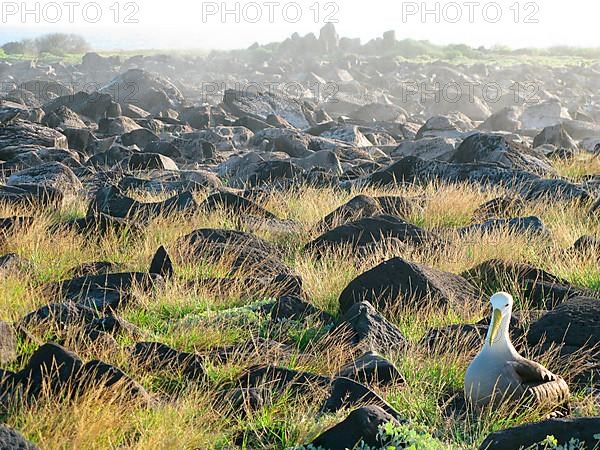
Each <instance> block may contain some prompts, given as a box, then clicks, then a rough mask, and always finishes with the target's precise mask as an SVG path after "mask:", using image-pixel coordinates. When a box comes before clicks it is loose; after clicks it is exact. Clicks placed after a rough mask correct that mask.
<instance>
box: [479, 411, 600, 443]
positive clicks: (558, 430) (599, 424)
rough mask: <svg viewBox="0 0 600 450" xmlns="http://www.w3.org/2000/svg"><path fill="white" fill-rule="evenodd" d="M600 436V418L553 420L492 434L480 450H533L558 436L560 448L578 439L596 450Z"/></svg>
mask: <svg viewBox="0 0 600 450" xmlns="http://www.w3.org/2000/svg"><path fill="white" fill-rule="evenodd" d="M598 433H600V418H599V417H580V418H573V419H552V420H546V421H543V422H537V423H529V424H526V425H521V426H519V427H515V428H509V429H507V430H502V431H497V432H496V433H492V434H491V435H489V436H488V437H487V438H486V440H485V441H483V444H481V447H479V450H508V449H521V448H530V447H532V446H535V445H536V444H539V443H541V442H542V441H544V440H545V439H546V438H547V437H548V436H554V437H555V438H556V439H557V440H558V444H559V445H568V443H569V442H570V441H571V439H576V440H578V441H579V442H580V444H583V445H585V448H587V449H590V450H593V449H597V448H598V447H599V440H598V438H597V436H598Z"/></svg>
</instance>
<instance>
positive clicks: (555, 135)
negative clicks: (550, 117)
mask: <svg viewBox="0 0 600 450" xmlns="http://www.w3.org/2000/svg"><path fill="white" fill-rule="evenodd" d="M545 144H551V145H554V146H555V147H557V148H559V149H565V150H572V151H577V150H578V147H577V143H576V142H575V141H574V140H573V138H572V137H571V136H570V135H569V133H568V132H567V130H565V128H564V127H563V126H562V125H561V124H558V125H553V126H550V127H546V128H544V129H543V130H542V132H541V133H540V134H538V135H537V136H536V137H535V139H534V140H533V147H534V148H536V147H539V146H541V145H545Z"/></svg>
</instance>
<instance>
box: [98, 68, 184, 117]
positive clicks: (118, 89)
mask: <svg viewBox="0 0 600 450" xmlns="http://www.w3.org/2000/svg"><path fill="white" fill-rule="evenodd" d="M100 92H101V93H103V94H110V95H112V96H113V97H114V99H115V101H116V102H117V103H120V104H129V103H130V104H132V105H135V106H139V107H140V108H142V109H145V110H146V111H150V112H152V113H158V112H161V111H163V110H165V109H169V108H177V107H178V106H180V105H182V104H183V102H184V97H183V94H182V93H181V91H180V90H179V89H178V88H177V87H176V86H175V85H174V84H173V83H171V82H170V81H169V80H168V79H166V78H164V77H162V76H160V75H158V74H155V73H151V72H148V71H146V70H143V69H130V70H128V71H127V72H125V73H123V74H121V75H119V76H117V77H115V78H114V79H113V80H112V81H111V82H110V83H108V84H107V85H106V86H104V87H103V88H102V89H100Z"/></svg>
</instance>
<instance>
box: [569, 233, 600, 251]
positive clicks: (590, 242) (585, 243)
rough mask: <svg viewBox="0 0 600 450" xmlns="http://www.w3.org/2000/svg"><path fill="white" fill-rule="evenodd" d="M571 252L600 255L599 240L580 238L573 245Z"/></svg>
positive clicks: (588, 237) (593, 237)
mask: <svg viewBox="0 0 600 450" xmlns="http://www.w3.org/2000/svg"><path fill="white" fill-rule="evenodd" d="M573 250H574V251H576V252H578V253H588V252H589V253H590V254H592V255H593V254H595V255H599V254H600V238H597V237H595V236H582V237H580V238H579V239H577V242H575V244H573Z"/></svg>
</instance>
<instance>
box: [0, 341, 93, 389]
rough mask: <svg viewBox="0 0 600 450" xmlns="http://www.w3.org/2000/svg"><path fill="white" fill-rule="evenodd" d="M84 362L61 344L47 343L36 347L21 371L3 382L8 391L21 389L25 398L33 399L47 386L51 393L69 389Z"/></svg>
mask: <svg viewBox="0 0 600 450" xmlns="http://www.w3.org/2000/svg"><path fill="white" fill-rule="evenodd" d="M82 366H83V363H82V362H81V360H80V359H79V357H78V356H77V355H75V354H74V353H71V352H69V351H67V350H66V349H64V348H63V347H61V346H60V345H56V344H52V343H48V344H44V345H42V346H41V347H40V348H39V349H37V350H36V351H35V352H34V353H33V355H32V356H31V358H30V359H29V362H28V363H27V364H26V366H25V367H24V368H23V370H21V371H20V372H17V373H15V374H13V375H12V376H11V377H10V378H9V380H7V382H6V386H8V389H9V392H18V390H23V391H24V393H25V394H26V396H27V398H28V399H35V398H37V396H39V395H40V394H42V392H43V390H44V388H45V387H46V383H47V386H48V387H49V388H50V390H51V392H52V393H55V394H57V393H59V392H61V391H65V392H68V390H69V388H71V387H73V382H74V381H75V379H76V377H77V375H78V374H79V372H80V370H81V368H82Z"/></svg>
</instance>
